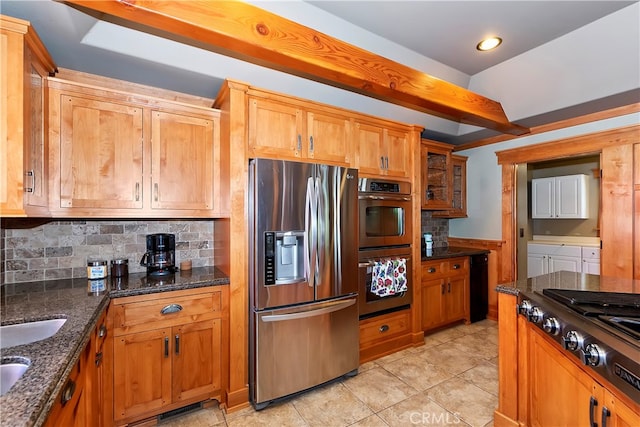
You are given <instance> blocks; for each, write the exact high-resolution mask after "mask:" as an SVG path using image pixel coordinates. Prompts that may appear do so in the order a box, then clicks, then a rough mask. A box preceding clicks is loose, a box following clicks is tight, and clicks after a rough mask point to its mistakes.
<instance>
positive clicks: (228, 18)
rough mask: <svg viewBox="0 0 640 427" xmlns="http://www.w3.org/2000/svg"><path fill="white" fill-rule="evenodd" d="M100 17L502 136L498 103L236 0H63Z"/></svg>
mask: <svg viewBox="0 0 640 427" xmlns="http://www.w3.org/2000/svg"><path fill="white" fill-rule="evenodd" d="M64 3H66V4H69V5H71V6H74V7H76V8H78V9H80V10H82V11H84V12H86V13H89V14H91V15H93V16H96V17H98V18H99V19H102V20H105V21H110V22H114V23H117V24H119V25H124V26H127V27H130V28H134V29H138V30H142V31H145V32H147V33H152V34H155V35H159V36H162V37H164V38H168V39H172V40H175V41H179V42H182V43H185V44H189V45H193V46H197V47H200V48H204V49H207V50H209V51H213V52H216V53H220V54H223V55H226V56H231V57H234V58H237V59H241V60H244V61H247V62H251V63H254V64H258V65H261V66H265V67H268V68H272V69H275V70H279V71H282V72H286V73H289V74H293V75H296V76H300V77H304V78H307V79H310V80H314V81H317V82H321V83H325V84H328V85H331V86H335V87H338V88H342V89H345V90H349V91H352V92H356V93H359V94H362V95H366V96H370V97H372V98H376V99H379V100H382V101H386V102H389V103H393V104H396V105H401V106H403V107H406V108H410V109H413V110H417V111H421V112H423V113H426V114H431V115H434V116H438V117H442V118H444V119H448V120H453V121H456V122H460V123H466V124H471V125H475V126H480V127H483V128H487V129H492V130H495V131H498V132H501V133H507V134H512V135H522V134H525V133H527V132H528V131H529V130H528V129H527V128H525V127H523V126H520V125H517V124H514V123H511V122H509V120H508V119H507V116H506V114H505V113H504V110H503V109H502V106H501V105H500V103H499V102H496V101H493V100H491V99H488V98H486V97H484V96H481V95H479V94H476V93H474V92H471V91H469V90H467V89H465V88H462V87H460V86H457V85H454V84H452V83H449V82H446V81H444V80H441V79H438V78H436V77H433V76H430V75H428V74H425V73H423V72H420V71H417V70H414V69H412V68H410V67H407V66H405V65H402V64H399V63H397V62H394V61H391V60H389V59H386V58H384V57H382V56H379V55H376V54H373V53H371V52H368V51H365V50H363V49H360V48H358V47H356V46H353V45H350V44H348V43H345V42H343V41H340V40H338V39H335V38H333V37H331V36H328V35H326V34H323V33H320V32H318V31H316V30H313V29H311V28H308V27H305V26H303V25H300V24H298V23H296V22H293V21H290V20H287V19H284V18H282V17H280V16H278V15H275V14H272V13H270V12H267V11H265V10H263V9H260V8H258V7H255V6H253V5H250V4H247V3H243V2H240V1H171V0H67V1H64Z"/></svg>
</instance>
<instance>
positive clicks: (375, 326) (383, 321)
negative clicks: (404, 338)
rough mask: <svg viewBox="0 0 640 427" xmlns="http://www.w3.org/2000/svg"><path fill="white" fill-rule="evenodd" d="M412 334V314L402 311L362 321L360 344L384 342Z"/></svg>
mask: <svg viewBox="0 0 640 427" xmlns="http://www.w3.org/2000/svg"><path fill="white" fill-rule="evenodd" d="M409 332H411V312H410V311H409V310H402V311H398V312H395V313H389V314H384V315H382V316H376V317H372V318H370V319H365V320H362V321H360V343H361V344H364V343H371V342H374V341H377V340H380V341H383V340H386V339H388V338H393V337H395V336H398V335H403V334H407V333H409Z"/></svg>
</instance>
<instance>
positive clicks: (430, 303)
mask: <svg viewBox="0 0 640 427" xmlns="http://www.w3.org/2000/svg"><path fill="white" fill-rule="evenodd" d="M421 298H422V313H421V318H422V329H423V330H424V331H427V330H430V329H434V328H437V327H439V326H443V325H447V324H449V323H453V322H456V321H459V320H464V321H466V322H467V323H468V322H469V258H468V257H458V258H449V259H440V260H432V261H423V262H422V267H421Z"/></svg>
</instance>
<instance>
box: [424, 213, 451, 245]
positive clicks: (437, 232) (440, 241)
mask: <svg viewBox="0 0 640 427" xmlns="http://www.w3.org/2000/svg"><path fill="white" fill-rule="evenodd" d="M421 220H422V224H421V225H422V229H421V230H420V235H421V236H423V235H424V233H431V234H432V235H433V247H434V248H445V247H447V246H449V241H448V237H449V220H448V219H446V218H433V217H432V215H431V211H422V218H421Z"/></svg>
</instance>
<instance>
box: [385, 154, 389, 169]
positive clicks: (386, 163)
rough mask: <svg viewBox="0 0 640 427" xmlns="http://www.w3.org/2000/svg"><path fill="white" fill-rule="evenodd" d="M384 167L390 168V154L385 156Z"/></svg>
mask: <svg viewBox="0 0 640 427" xmlns="http://www.w3.org/2000/svg"><path fill="white" fill-rule="evenodd" d="M384 168H385V169H389V156H385V158H384Z"/></svg>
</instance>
